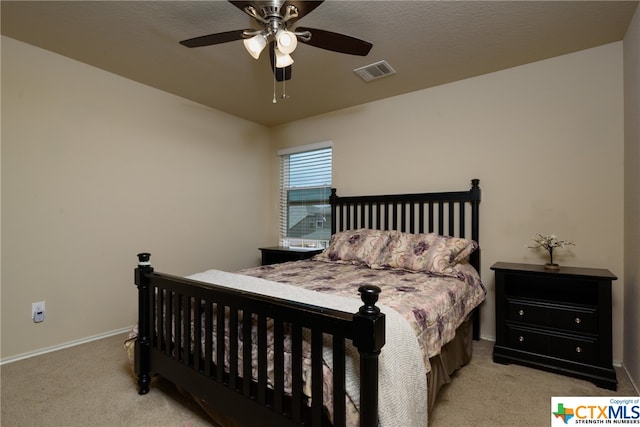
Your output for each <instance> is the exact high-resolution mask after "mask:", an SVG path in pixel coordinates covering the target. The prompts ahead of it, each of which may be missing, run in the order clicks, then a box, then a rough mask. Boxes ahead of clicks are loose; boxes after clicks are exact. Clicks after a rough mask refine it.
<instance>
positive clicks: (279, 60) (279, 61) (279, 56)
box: [274, 47, 293, 68]
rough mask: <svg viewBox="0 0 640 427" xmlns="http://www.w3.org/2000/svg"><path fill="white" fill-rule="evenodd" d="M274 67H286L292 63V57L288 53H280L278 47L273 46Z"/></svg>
mask: <svg viewBox="0 0 640 427" xmlns="http://www.w3.org/2000/svg"><path fill="white" fill-rule="evenodd" d="M274 51H275V55H276V68H286V67H288V66H289V65H291V64H293V58H292V57H291V55H289V54H288V53H282V52H281V51H280V49H279V48H277V47H276V48H275V49H274Z"/></svg>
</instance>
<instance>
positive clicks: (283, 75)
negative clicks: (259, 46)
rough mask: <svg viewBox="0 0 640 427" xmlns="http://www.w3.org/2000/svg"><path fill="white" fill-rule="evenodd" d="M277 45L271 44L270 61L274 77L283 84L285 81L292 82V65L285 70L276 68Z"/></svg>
mask: <svg viewBox="0 0 640 427" xmlns="http://www.w3.org/2000/svg"><path fill="white" fill-rule="evenodd" d="M274 49H275V43H274V42H271V43H269V59H270V60H271V69H272V70H273V75H274V76H275V78H276V81H278V82H283V81H285V80H291V73H292V68H291V65H289V66H287V67H284V68H276V64H275V60H276V59H275V52H274Z"/></svg>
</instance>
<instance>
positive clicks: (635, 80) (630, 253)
mask: <svg viewBox="0 0 640 427" xmlns="http://www.w3.org/2000/svg"><path fill="white" fill-rule="evenodd" d="M624 112H625V127H624V130H625V132H624V185H625V211H624V230H625V240H624V281H625V288H624V290H625V293H624V302H625V306H624V324H625V330H624V357H623V360H624V366H625V367H626V369H627V371H628V372H629V374H630V376H631V378H632V381H633V382H634V384H635V386H636V389H637V390H638V389H640V332H639V331H640V190H639V189H640V8H638V9H636V13H635V15H634V18H633V21H632V22H631V25H630V26H629V28H628V30H627V33H626V36H625V38H624Z"/></svg>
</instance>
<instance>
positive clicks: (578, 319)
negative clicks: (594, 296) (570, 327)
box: [575, 317, 582, 325]
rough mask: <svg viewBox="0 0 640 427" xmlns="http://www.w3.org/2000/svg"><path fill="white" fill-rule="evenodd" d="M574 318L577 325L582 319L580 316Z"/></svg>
mask: <svg viewBox="0 0 640 427" xmlns="http://www.w3.org/2000/svg"><path fill="white" fill-rule="evenodd" d="M575 320H576V323H577V324H578V325H579V324H580V323H582V319H581V318H579V317H576V319H575Z"/></svg>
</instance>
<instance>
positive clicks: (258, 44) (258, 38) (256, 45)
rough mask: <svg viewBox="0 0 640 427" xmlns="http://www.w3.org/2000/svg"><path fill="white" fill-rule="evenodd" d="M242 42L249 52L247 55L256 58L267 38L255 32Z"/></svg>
mask: <svg viewBox="0 0 640 427" xmlns="http://www.w3.org/2000/svg"><path fill="white" fill-rule="evenodd" d="M243 43H244V47H245V49H247V52H249V55H251V56H253V58H254V59H258V58H259V57H260V53H261V52H262V51H263V50H264V48H265V47H266V46H267V39H266V38H265V36H264V35H262V34H256V35H255V36H253V37H251V38H249V39H244V40H243Z"/></svg>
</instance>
